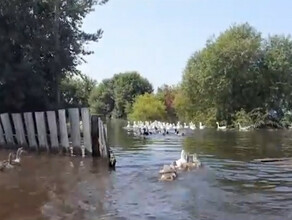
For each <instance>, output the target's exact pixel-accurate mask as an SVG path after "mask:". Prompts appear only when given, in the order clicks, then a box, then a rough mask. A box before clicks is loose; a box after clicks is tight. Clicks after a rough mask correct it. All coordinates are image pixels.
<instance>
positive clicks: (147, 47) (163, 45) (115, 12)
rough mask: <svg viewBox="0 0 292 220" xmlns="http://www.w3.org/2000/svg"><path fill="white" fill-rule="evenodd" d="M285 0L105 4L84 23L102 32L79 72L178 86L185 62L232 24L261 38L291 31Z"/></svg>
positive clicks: (290, 4)
mask: <svg viewBox="0 0 292 220" xmlns="http://www.w3.org/2000/svg"><path fill="white" fill-rule="evenodd" d="M291 10H292V1H289V0H285V1H284V0H110V1H109V2H108V3H107V4H106V5H104V6H97V7H96V10H95V11H94V12H92V13H91V14H89V15H88V16H87V17H86V19H85V21H84V25H83V29H84V30H86V31H87V32H95V31H96V30H97V29H99V28H101V29H103V30H104V34H103V38H102V39H101V40H100V41H99V42H98V43H94V44H90V45H88V48H89V49H91V50H93V51H94V52H95V53H94V54H93V55H90V56H86V60H87V63H85V64H83V65H81V66H80V67H79V69H80V70H81V71H82V72H83V73H85V74H87V75H89V76H91V77H92V78H94V79H96V80H97V81H98V82H100V81H101V80H102V79H104V78H110V77H111V76H112V75H114V74H115V73H120V72H125V71H134V70H135V71H138V72H139V73H141V74H142V75H143V76H144V77H146V78H148V79H149V81H150V82H151V83H152V84H153V85H154V87H155V88H157V86H160V85H162V84H165V83H166V84H177V83H178V82H180V80H181V77H182V72H183V69H184V67H185V65H186V62H187V60H188V58H189V57H190V56H191V55H192V54H193V53H194V52H195V51H196V50H199V49H201V48H203V47H204V45H205V42H206V40H207V39H208V38H209V37H211V36H212V35H213V34H215V36H218V34H220V32H223V31H224V30H226V29H227V28H228V27H229V26H230V25H232V24H234V23H243V22H249V23H250V24H251V25H252V26H254V27H255V28H256V29H257V30H259V31H261V32H262V33H263V35H264V36H267V35H268V34H286V35H287V34H290V33H291V32H292V12H291Z"/></svg>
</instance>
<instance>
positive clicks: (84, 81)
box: [61, 73, 96, 107]
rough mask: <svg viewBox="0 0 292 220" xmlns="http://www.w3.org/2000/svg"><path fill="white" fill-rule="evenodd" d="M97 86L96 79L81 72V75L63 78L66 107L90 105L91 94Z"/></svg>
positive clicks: (63, 95) (62, 89)
mask: <svg viewBox="0 0 292 220" xmlns="http://www.w3.org/2000/svg"><path fill="white" fill-rule="evenodd" d="M95 86H96V81H95V80H93V79H90V78H89V77H88V76H86V75H83V74H81V73H80V74H79V77H74V78H71V77H67V78H65V79H63V80H62V82H61V96H62V102H63V104H64V107H74V106H75V107H84V106H89V103H88V100H89V96H90V94H91V91H92V90H93V88H95Z"/></svg>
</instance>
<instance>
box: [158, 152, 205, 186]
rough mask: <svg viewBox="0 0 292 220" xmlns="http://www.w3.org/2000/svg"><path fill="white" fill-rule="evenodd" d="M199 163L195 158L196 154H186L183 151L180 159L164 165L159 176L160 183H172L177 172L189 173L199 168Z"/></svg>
mask: <svg viewBox="0 0 292 220" xmlns="http://www.w3.org/2000/svg"><path fill="white" fill-rule="evenodd" d="M201 165H202V164H201V162H200V161H199V160H198V158H197V154H187V153H185V151H184V150H182V151H181V157H180V159H178V160H176V161H174V162H173V163H171V164H170V165H164V166H163V168H162V170H160V171H159V174H161V177H160V180H161V181H173V180H175V179H176V178H177V175H178V172H179V171H190V170H192V169H196V168H199V167H201Z"/></svg>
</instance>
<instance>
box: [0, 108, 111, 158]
mask: <svg viewBox="0 0 292 220" xmlns="http://www.w3.org/2000/svg"><path fill="white" fill-rule="evenodd" d="M106 135H107V129H106V126H105V125H104V124H103V122H102V120H101V119H100V118H98V117H97V116H91V115H90V112H89V110H88V108H81V109H78V108H70V109H67V110H66V109H60V110H57V111H46V112H26V113H14V114H8V113H3V114H0V146H1V147H3V148H17V147H19V146H24V147H26V148H28V149H29V150H37V151H42V150H46V151H49V152H60V151H67V152H69V150H71V153H72V151H74V154H78V155H80V154H83V155H84V154H93V153H94V152H95V155H97V156H102V157H108V149H107V141H106V140H107V137H106ZM96 140H97V141H96Z"/></svg>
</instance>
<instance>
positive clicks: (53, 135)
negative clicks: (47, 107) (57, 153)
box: [47, 111, 59, 150]
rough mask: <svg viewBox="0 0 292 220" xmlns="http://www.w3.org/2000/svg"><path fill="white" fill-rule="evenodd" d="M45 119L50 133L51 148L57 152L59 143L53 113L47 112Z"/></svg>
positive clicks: (54, 114)
mask: <svg viewBox="0 0 292 220" xmlns="http://www.w3.org/2000/svg"><path fill="white" fill-rule="evenodd" d="M47 119H48V124H49V131H50V141H51V148H53V149H55V150H57V149H58V148H59V141H58V128H57V123H56V113H55V111H47Z"/></svg>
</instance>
